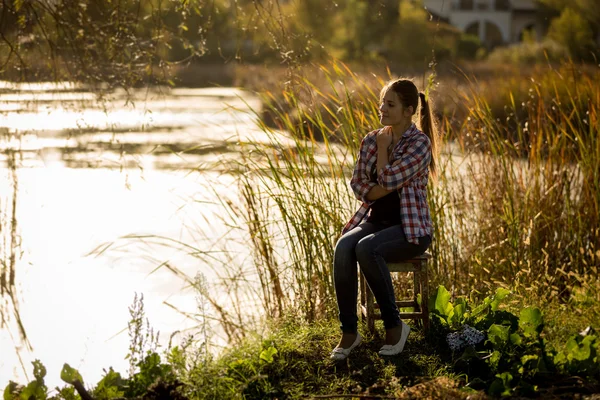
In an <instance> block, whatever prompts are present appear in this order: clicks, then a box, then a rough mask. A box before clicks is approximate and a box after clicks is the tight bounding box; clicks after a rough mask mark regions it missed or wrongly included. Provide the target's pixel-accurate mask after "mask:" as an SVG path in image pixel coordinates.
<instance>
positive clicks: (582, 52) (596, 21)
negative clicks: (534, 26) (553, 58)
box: [538, 0, 600, 61]
mask: <svg viewBox="0 0 600 400" xmlns="http://www.w3.org/2000/svg"><path fill="white" fill-rule="evenodd" d="M538 1H539V2H540V4H542V5H544V6H546V7H548V8H549V9H551V10H553V11H554V13H555V15H554V16H555V17H554V18H553V19H552V20H551V22H550V27H549V29H548V37H549V38H550V39H552V40H555V41H556V42H558V43H560V44H561V45H563V46H565V48H567V49H568V51H569V53H570V55H571V57H573V58H574V59H576V60H583V61H594V60H596V58H597V57H598V56H599V55H600V54H599V51H598V49H599V42H600V3H599V2H598V0H538Z"/></svg>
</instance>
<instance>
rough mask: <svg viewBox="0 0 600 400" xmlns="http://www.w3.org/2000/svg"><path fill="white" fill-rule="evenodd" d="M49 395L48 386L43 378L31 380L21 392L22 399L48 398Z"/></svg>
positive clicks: (40, 399) (36, 399)
mask: <svg viewBox="0 0 600 400" xmlns="http://www.w3.org/2000/svg"><path fill="white" fill-rule="evenodd" d="M47 397H48V388H47V387H46V385H45V384H44V381H43V380H35V381H31V382H29V384H28V385H27V386H25V389H23V391H22V392H21V393H20V394H19V398H20V399H22V400H32V399H35V400H46V398H47Z"/></svg>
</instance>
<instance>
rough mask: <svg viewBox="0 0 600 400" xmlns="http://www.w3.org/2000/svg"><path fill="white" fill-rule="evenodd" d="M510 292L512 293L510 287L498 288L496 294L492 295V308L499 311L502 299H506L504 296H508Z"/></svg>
mask: <svg viewBox="0 0 600 400" xmlns="http://www.w3.org/2000/svg"><path fill="white" fill-rule="evenodd" d="M509 294H510V291H509V290H508V289H504V288H498V289H496V293H495V294H494V296H493V297H492V300H491V302H490V307H491V308H492V311H497V310H498V306H499V305H500V303H501V302H502V300H504V298H505V297H506V296H508V295H509Z"/></svg>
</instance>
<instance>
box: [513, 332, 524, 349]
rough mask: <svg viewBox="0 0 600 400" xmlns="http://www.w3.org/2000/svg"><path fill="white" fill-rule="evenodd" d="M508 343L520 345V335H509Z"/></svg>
mask: <svg viewBox="0 0 600 400" xmlns="http://www.w3.org/2000/svg"><path fill="white" fill-rule="evenodd" d="M510 342H511V343H512V344H514V345H517V346H518V345H520V344H521V342H522V340H521V335H519V334H518V333H516V332H515V333H511V334H510Z"/></svg>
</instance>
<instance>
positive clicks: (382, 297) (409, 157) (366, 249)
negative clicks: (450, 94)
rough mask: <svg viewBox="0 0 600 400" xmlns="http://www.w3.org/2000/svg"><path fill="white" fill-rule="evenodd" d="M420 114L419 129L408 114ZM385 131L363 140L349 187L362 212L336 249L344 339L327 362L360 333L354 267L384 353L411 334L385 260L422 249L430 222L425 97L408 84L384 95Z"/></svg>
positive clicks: (430, 152)
mask: <svg viewBox="0 0 600 400" xmlns="http://www.w3.org/2000/svg"><path fill="white" fill-rule="evenodd" d="M419 99H420V103H421V109H420V112H419V114H420V126H421V129H422V131H421V130H419V129H417V127H416V126H415V124H414V123H413V121H412V116H413V115H414V114H415V112H416V111H417V107H418V105H419ZM380 102H381V104H380V106H379V110H380V121H381V123H382V124H383V125H384V127H383V128H381V129H378V130H375V131H373V132H370V133H368V134H367V135H366V136H365V137H364V138H363V140H362V143H361V145H360V152H359V155H358V160H357V163H356V166H355V168H354V173H353V175H352V180H351V181H350V185H351V186H352V190H353V191H354V193H355V195H356V197H357V198H358V199H359V200H362V202H363V203H362V206H361V207H360V209H359V210H358V211H357V212H356V214H355V215H354V216H353V217H352V219H351V220H350V221H349V222H348V223H347V224H346V226H345V227H344V230H343V232H342V237H341V238H340V239H339V241H338V242H337V244H336V247H335V254H334V265H333V274H334V282H335V291H336V297H337V302H338V308H339V319H340V323H341V329H342V338H341V340H340V342H339V344H338V345H337V347H336V348H335V349H334V350H333V351H332V353H331V358H332V359H334V360H343V359H345V358H346V357H348V355H349V354H350V352H351V351H352V349H354V348H355V347H356V346H358V345H359V344H360V342H361V337H360V335H359V334H358V331H357V322H358V318H357V315H356V298H357V295H358V276H357V270H356V262H358V264H359V266H360V269H361V271H362V273H363V274H364V276H365V278H366V280H367V283H368V285H369V287H370V288H371V291H372V292H373V295H374V296H375V299H376V300H377V303H378V304H379V307H380V310H381V316H382V319H383V323H384V326H385V329H386V335H385V345H384V346H383V347H382V348H381V350H380V351H379V354H381V355H396V354H398V353H400V352H401V351H402V349H403V348H404V344H405V343H406V339H407V337H408V333H409V332H410V328H409V326H408V325H406V324H405V323H404V322H402V321H401V320H400V313H399V311H398V307H397V306H396V299H395V296H394V288H393V286H392V280H391V276H390V272H389V270H388V268H387V266H386V264H385V263H386V261H387V262H399V261H402V260H407V259H410V258H413V257H415V256H418V255H420V254H422V253H424V252H425V250H427V248H428V247H429V245H430V244H431V239H432V224H431V217H430V214H429V206H428V205H427V181H428V176H429V174H430V173H431V174H434V173H435V168H436V162H435V154H436V153H435V150H436V144H437V141H436V132H435V126H434V123H433V120H432V117H431V110H430V108H429V104H428V103H427V100H426V99H425V95H424V94H423V93H419V91H418V90H417V87H416V86H415V84H414V83H413V82H412V81H410V80H407V79H398V80H394V81H391V82H389V83H388V84H387V85H385V87H384V88H383V89H382V90H381V95H380Z"/></svg>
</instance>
